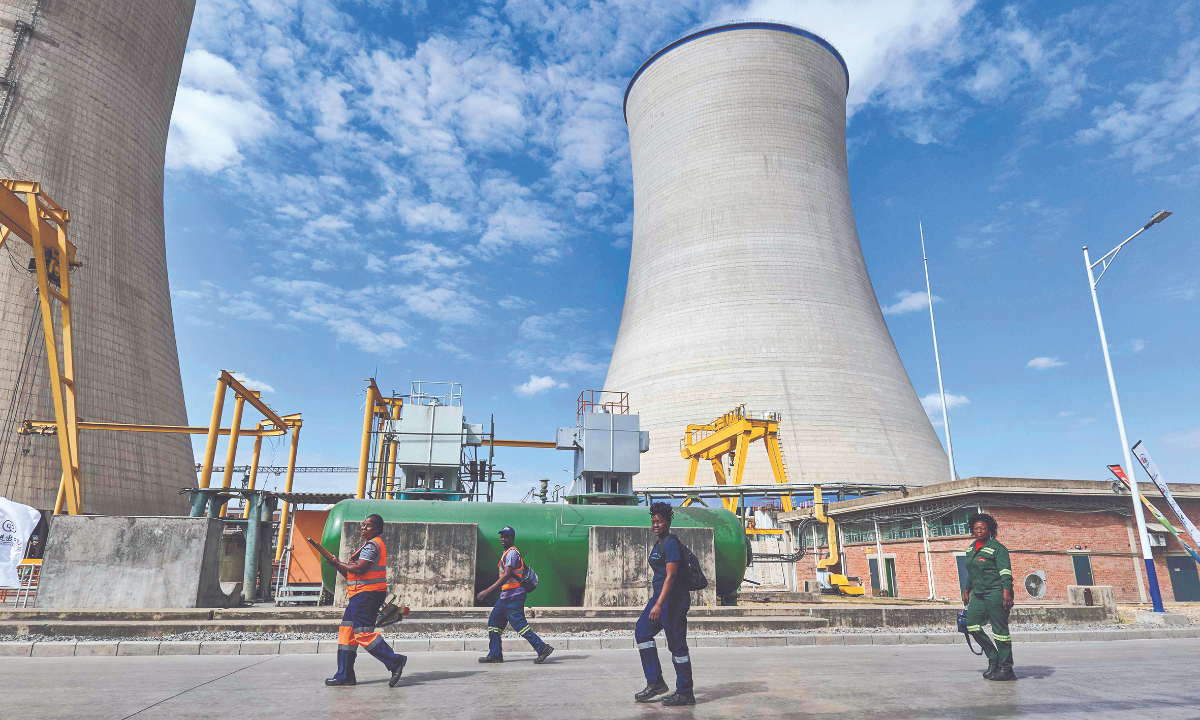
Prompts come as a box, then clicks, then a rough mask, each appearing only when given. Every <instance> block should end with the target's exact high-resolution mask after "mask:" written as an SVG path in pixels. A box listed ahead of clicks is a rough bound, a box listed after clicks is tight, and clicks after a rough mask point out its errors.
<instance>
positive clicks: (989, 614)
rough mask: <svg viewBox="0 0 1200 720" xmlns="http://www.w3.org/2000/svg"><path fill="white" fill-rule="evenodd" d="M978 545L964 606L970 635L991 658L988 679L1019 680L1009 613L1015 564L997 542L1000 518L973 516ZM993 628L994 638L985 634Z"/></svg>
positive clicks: (970, 552) (970, 558)
mask: <svg viewBox="0 0 1200 720" xmlns="http://www.w3.org/2000/svg"><path fill="white" fill-rule="evenodd" d="M967 525H968V527H970V528H971V534H972V535H974V536H975V542H973V543H971V547H969V548H967V587H966V589H964V590H963V604H964V605H966V606H967V632H968V633H970V634H971V637H973V638H975V641H976V642H977V643H979V647H981V648H983V652H984V653H985V654H986V655H987V659H988V669H987V670H985V671H984V673H983V676H984V677H985V678H987V679H988V680H998V681H1005V680H1016V679H1017V676H1016V675H1015V674H1014V673H1013V667H1012V666H1013V656H1012V636H1011V635H1009V634H1008V613H1009V611H1010V610H1012V606H1013V574H1012V563H1011V562H1010V561H1009V559H1008V548H1006V547H1004V546H1003V545H1001V544H1000V542H999V541H998V540H996V519H995V518H993V517H992V516H991V515H988V514H987V513H979V514H977V515H972V516H971V518H970V519H969V520H968V521H967ZM989 623H990V624H991V626H992V637H993V638H995V640H996V643H995V644H994V645H993V644H992V641H991V640H989V639H988V636H987V633H985V632H984V631H983V626H984V625H986V624H989Z"/></svg>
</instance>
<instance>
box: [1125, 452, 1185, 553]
mask: <svg viewBox="0 0 1200 720" xmlns="http://www.w3.org/2000/svg"><path fill="white" fill-rule="evenodd" d="M1133 456H1134V457H1136V458H1137V459H1138V462H1140V463H1141V464H1142V467H1143V468H1145V470H1146V474H1147V475H1149V476H1150V479H1151V480H1153V481H1154V485H1155V486H1156V487H1158V491H1159V492H1160V493H1162V495H1163V497H1164V498H1166V499H1167V504H1168V505H1170V506H1171V509H1172V510H1174V511H1175V516H1176V517H1178V518H1179V522H1181V523H1183V527H1184V528H1186V529H1187V531H1188V535H1191V536H1192V541H1193V542H1195V543H1196V545H1197V547H1200V530H1197V529H1196V526H1195V525H1193V524H1192V521H1191V520H1189V519H1188V516H1187V515H1184V514H1183V508H1181V507H1179V503H1177V502H1175V498H1173V497H1171V490H1170V489H1169V488H1168V487H1167V483H1166V481H1165V480H1163V479H1162V473H1160V472H1159V471H1158V466H1157V465H1155V464H1154V461H1153V460H1151V459H1150V453H1148V452H1146V446H1145V445H1143V444H1142V441H1141V440H1138V441H1137V444H1136V445H1134V446H1133Z"/></svg>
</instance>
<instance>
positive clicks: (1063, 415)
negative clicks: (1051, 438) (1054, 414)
mask: <svg viewBox="0 0 1200 720" xmlns="http://www.w3.org/2000/svg"><path fill="white" fill-rule="evenodd" d="M1074 415H1075V411H1074V410H1063V411H1062V412H1060V413H1059V414H1058V416H1059V417H1060V418H1067V417H1073V416H1074Z"/></svg>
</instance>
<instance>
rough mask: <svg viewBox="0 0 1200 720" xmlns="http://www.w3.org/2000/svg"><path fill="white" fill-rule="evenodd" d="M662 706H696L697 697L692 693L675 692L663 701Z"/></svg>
mask: <svg viewBox="0 0 1200 720" xmlns="http://www.w3.org/2000/svg"><path fill="white" fill-rule="evenodd" d="M662 704H663V705H666V706H668V707H673V706H677V705H695V704H696V696H695V695H693V694H692V693H678V692H673V693H671V694H670V695H668V696H666V697H665V698H663V699H662Z"/></svg>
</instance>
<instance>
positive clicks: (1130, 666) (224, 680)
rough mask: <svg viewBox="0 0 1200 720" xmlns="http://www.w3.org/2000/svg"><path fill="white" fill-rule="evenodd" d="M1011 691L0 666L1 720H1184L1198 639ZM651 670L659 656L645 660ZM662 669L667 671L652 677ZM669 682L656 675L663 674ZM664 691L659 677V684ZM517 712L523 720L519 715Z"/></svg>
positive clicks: (795, 677) (837, 672)
mask: <svg viewBox="0 0 1200 720" xmlns="http://www.w3.org/2000/svg"><path fill="white" fill-rule="evenodd" d="M1014 650H1015V652H1016V655H1017V659H1018V660H1019V665H1018V667H1017V671H1018V675H1020V677H1021V679H1020V680H1019V681H1018V682H1015V683H990V682H988V681H986V680H983V679H982V678H980V677H979V670H980V668H981V667H982V663H981V662H980V659H979V658H976V657H974V656H972V655H970V654H969V653H968V652H967V649H966V647H965V645H957V646H948V645H915V646H892V647H862V646H857V647H853V646H847V647H780V648H745V649H743V648H696V649H694V650H693V651H692V658H693V662H694V665H695V671H696V681H697V683H698V689H697V697H698V700H699V705H697V706H696V707H694V708H664V707H662V706H661V705H636V704H634V703H633V702H632V699H631V696H632V695H633V693H634V692H636V691H637V690H640V689H641V688H642V686H643V685H644V680H643V678H642V675H641V667H640V665H639V664H638V659H637V655H636V654H635V653H634V652H633V651H631V650H599V651H591V652H570V651H564V652H561V653H556V654H555V655H554V656H553V657H552V658H551V659H550V660H549V661H548V662H546V663H545V664H544V665H534V664H533V663H532V658H533V655H532V654H529V653H522V654H515V653H514V654H512V655H510V656H509V662H507V663H505V664H504V665H479V664H477V663H476V662H475V658H474V656H471V655H468V654H467V653H462V652H456V653H440V652H427V653H421V654H419V655H413V656H411V657H410V660H409V666H408V669H407V671H406V672H405V676H404V680H403V681H402V684H401V685H400V687H397V688H395V689H390V688H388V686H387V682H386V678H387V676H386V674H385V673H384V671H383V668H382V666H380V665H379V663H378V662H377V661H375V660H374V659H373V658H371V657H369V656H367V655H365V654H364V655H363V656H362V657H361V658H360V659H359V661H358V669H359V673H358V677H359V680H360V684H359V685H358V686H357V687H354V688H326V687H324V686H323V685H322V681H323V680H324V678H325V677H327V676H329V675H330V674H332V671H333V668H334V659H333V658H332V657H330V656H328V655H275V656H257V657H253V656H193V657H72V658H15V659H8V658H3V659H0V697H2V698H4V700H3V705H4V716H5V717H13V718H16V717H39V718H59V717H103V718H125V717H130V716H136V717H137V718H139V719H141V718H190V717H197V718H199V717H231V718H232V717H264V718H271V717H280V718H309V717H330V718H341V717H346V718H351V717H358V718H362V717H411V718H433V719H437V718H451V717H453V718H489V719H491V718H518V717H527V718H554V719H555V720H570V719H572V718H643V717H654V716H663V715H668V716H679V717H687V718H693V717H694V718H732V717H754V718H835V717H836V718H842V717H847V716H849V715H851V714H853V715H859V716H876V717H888V718H911V717H922V718H938V719H941V718H1008V717H1018V716H1030V717H1039V718H1088V719H1089V720H1093V719H1096V718H1114V719H1115V718H1120V719H1121V720H1128V719H1129V718H1165V719H1168V720H1170V719H1173V718H1179V719H1181V720H1182V719H1184V718H1195V717H1197V716H1198V714H1200V710H1197V708H1200V689H1197V687H1196V686H1195V684H1194V682H1193V676H1194V673H1193V665H1194V658H1195V657H1196V656H1197V653H1200V640H1173V641H1170V642H1157V641H1153V640H1131V641H1128V642H1122V643H1105V642H1077V643H1028V644H1017V645H1016V646H1015V648H1014ZM660 652H662V654H663V657H666V651H665V649H661V648H660ZM668 664H669V663H668ZM668 672H669V670H668ZM672 679H673V678H672ZM518 704H523V707H524V708H525V709H527V710H528V711H529V712H527V713H523V711H522V710H519V709H518Z"/></svg>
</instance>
